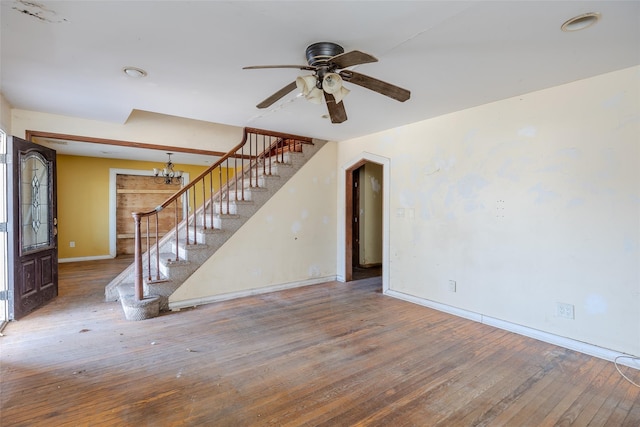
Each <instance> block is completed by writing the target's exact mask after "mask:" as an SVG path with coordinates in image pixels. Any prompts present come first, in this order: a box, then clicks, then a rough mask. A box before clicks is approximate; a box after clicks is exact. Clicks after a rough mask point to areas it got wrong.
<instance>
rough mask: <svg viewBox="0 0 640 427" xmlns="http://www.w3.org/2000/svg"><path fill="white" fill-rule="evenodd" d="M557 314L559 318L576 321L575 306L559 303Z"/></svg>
mask: <svg viewBox="0 0 640 427" xmlns="http://www.w3.org/2000/svg"><path fill="white" fill-rule="evenodd" d="M556 314H557V315H558V317H564V318H565V319H575V313H574V310H573V304H566V303H563V302H559V303H557V306H556Z"/></svg>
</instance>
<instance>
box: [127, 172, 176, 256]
mask: <svg viewBox="0 0 640 427" xmlns="http://www.w3.org/2000/svg"><path fill="white" fill-rule="evenodd" d="M180 188H181V184H179V183H177V184H165V182H164V180H162V179H160V178H157V177H154V176H140V175H120V174H118V175H117V176H116V256H120V255H133V253H134V235H133V232H134V225H133V217H132V216H131V213H132V212H140V211H147V210H151V209H153V208H155V207H156V206H158V205H160V204H162V202H164V201H165V200H166V199H167V198H169V196H171V195H172V194H174V193H175V192H176V191H178V190H179V189H180ZM178 215H179V218H182V208H180V210H179V212H178ZM164 217H165V218H166V219H165V220H164V221H163V220H162V215H161V221H160V223H159V225H158V228H159V232H158V234H159V236H163V235H164V234H166V233H167V232H168V231H170V230H171V229H172V228H173V226H174V223H173V221H172V218H173V216H170V215H165V216H164ZM153 227H155V224H154V225H152V229H151V230H152V233H151V236H150V238H151V239H150V243H151V244H153V243H155V240H154V239H153V237H154V232H153V230H154V228H153ZM142 237H143V239H146V238H147V235H146V228H145V230H144V231H143V236H142Z"/></svg>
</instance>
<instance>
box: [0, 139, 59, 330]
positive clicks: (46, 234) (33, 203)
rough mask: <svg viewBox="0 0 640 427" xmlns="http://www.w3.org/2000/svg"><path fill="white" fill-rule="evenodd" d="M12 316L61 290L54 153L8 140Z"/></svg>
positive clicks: (33, 145) (46, 300) (10, 302)
mask: <svg viewBox="0 0 640 427" xmlns="http://www.w3.org/2000/svg"><path fill="white" fill-rule="evenodd" d="M7 142H8V144H7V164H8V166H9V168H8V173H7V175H8V176H7V178H8V179H7V181H8V182H7V190H8V197H7V199H8V205H9V206H8V212H9V218H8V219H9V221H8V224H7V231H8V234H9V245H8V246H9V251H8V252H9V257H8V258H9V268H8V275H9V319H13V320H17V319H19V318H21V317H23V316H25V315H26V314H28V313H29V312H31V311H33V310H35V309H36V308H38V307H40V306H41V305H43V304H45V303H46V302H48V301H50V300H51V299H53V298H55V297H56V296H57V295H58V239H57V224H58V222H57V219H56V217H57V210H56V152H55V151H54V150H51V149H49V148H46V147H43V146H41V145H38V144H33V143H31V142H27V141H25V140H23V139H20V138H16V137H9V138H8V140H7Z"/></svg>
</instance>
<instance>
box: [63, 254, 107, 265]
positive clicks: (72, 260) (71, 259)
mask: <svg viewBox="0 0 640 427" xmlns="http://www.w3.org/2000/svg"><path fill="white" fill-rule="evenodd" d="M113 258H115V257H112V256H111V255H98V256H84V257H78V258H60V259H58V264H62V263H63V262H78V261H96V260H99V259H113Z"/></svg>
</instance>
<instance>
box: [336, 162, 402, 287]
mask: <svg viewBox="0 0 640 427" xmlns="http://www.w3.org/2000/svg"><path fill="white" fill-rule="evenodd" d="M363 160H366V161H368V162H372V163H376V164H379V165H381V166H382V292H383V293H384V292H387V291H388V290H389V259H390V256H389V243H390V237H389V233H390V229H391V227H390V222H389V221H390V206H391V202H390V200H391V190H390V183H389V181H390V180H391V179H390V171H391V159H389V158H387V157H382V156H379V155H377V154H373V153H368V152H366V151H363V152H361V153H360V154H359V155H357V156H356V157H354V158H352V159H351V160H350V161H348V162H347V163H344V164H343V165H342V167H341V171H342V173H341V174H340V176H339V177H338V197H339V200H340V201H339V202H338V215H337V217H338V218H341V219H342V220H341V221H338V250H337V258H338V259H337V263H338V268H337V270H338V271H337V273H338V274H337V280H339V281H340V282H344V281H345V273H346V272H345V254H344V250H345V244H344V242H345V241H346V239H347V237H346V230H345V222H346V220H347V219H346V217H345V215H346V206H344V200H345V198H346V194H345V191H347V189H346V188H345V186H346V173H347V170H349V169H351V168H352V167H353V166H354V165H356V164H357V163H360V162H361V161H363Z"/></svg>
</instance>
